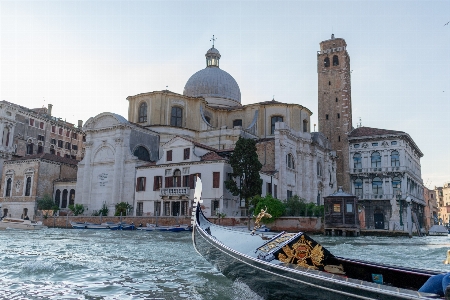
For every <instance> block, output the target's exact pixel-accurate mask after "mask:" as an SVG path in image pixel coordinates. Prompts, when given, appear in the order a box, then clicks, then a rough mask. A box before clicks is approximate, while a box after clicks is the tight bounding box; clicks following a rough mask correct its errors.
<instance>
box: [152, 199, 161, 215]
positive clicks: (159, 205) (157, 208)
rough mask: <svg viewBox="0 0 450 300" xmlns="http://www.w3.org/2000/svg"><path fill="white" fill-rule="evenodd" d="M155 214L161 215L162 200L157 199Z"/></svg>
mask: <svg viewBox="0 0 450 300" xmlns="http://www.w3.org/2000/svg"><path fill="white" fill-rule="evenodd" d="M153 214H154V215H155V216H160V215H161V202H160V201H155V210H154V212H153Z"/></svg>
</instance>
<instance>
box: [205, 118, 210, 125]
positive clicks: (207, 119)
mask: <svg viewBox="0 0 450 300" xmlns="http://www.w3.org/2000/svg"><path fill="white" fill-rule="evenodd" d="M205 120H206V122H208V124H209V125H211V118H210V117H208V116H205Z"/></svg>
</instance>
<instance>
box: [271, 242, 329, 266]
mask: <svg viewBox="0 0 450 300" xmlns="http://www.w3.org/2000/svg"><path fill="white" fill-rule="evenodd" d="M281 249H283V252H284V253H281V252H280V253H279V254H278V260H279V261H281V262H284V263H290V264H297V265H299V266H302V267H306V268H312V269H316V270H317V269H318V267H322V268H323V264H322V261H323V258H324V253H323V249H322V246H321V245H319V244H317V245H316V246H315V247H313V246H312V242H311V241H309V240H307V239H305V236H304V235H302V236H301V237H300V239H299V240H298V241H297V242H295V243H294V244H293V245H292V248H291V247H290V246H289V245H286V246H284V247H283V248H281Z"/></svg>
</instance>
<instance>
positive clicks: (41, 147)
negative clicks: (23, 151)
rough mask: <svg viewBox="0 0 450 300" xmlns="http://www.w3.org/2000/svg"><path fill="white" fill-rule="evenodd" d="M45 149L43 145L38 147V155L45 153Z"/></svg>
mask: <svg viewBox="0 0 450 300" xmlns="http://www.w3.org/2000/svg"><path fill="white" fill-rule="evenodd" d="M43 152H44V147H43V146H42V145H38V152H37V153H43Z"/></svg>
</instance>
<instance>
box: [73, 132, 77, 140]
mask: <svg viewBox="0 0 450 300" xmlns="http://www.w3.org/2000/svg"><path fill="white" fill-rule="evenodd" d="M72 138H73V139H75V140H76V139H77V138H78V135H77V133H76V132H73V133H72Z"/></svg>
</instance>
